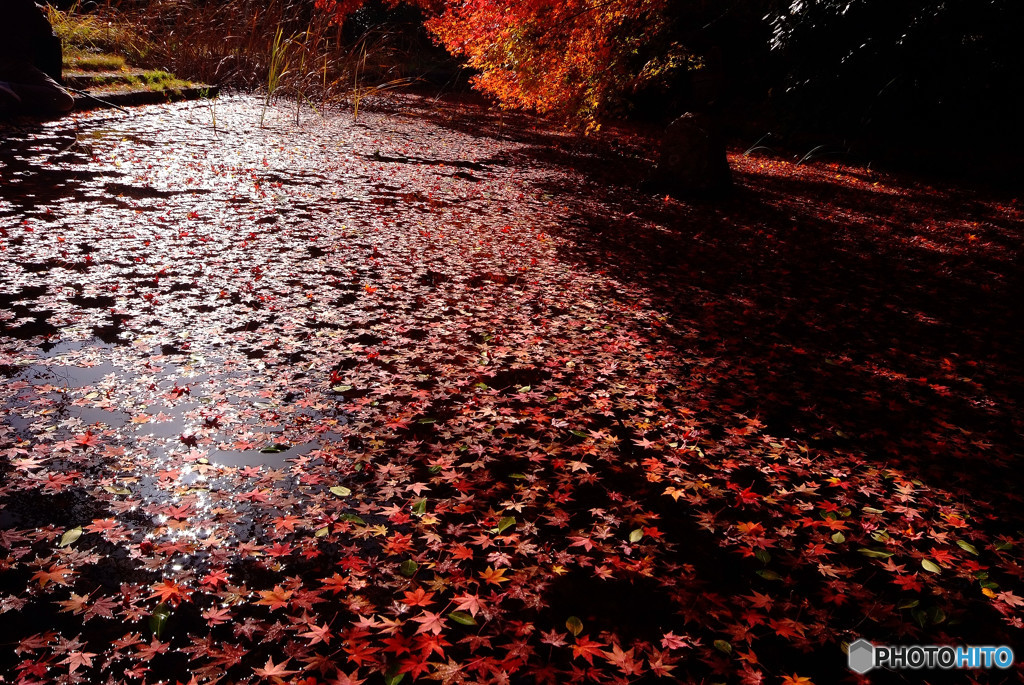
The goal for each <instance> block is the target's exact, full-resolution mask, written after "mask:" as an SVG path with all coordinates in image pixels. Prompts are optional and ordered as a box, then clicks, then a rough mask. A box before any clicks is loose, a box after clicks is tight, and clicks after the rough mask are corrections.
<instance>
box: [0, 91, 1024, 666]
mask: <svg viewBox="0 0 1024 685" xmlns="http://www.w3.org/2000/svg"><path fill="white" fill-rule="evenodd" d="M260 115H261V113H260V103H258V102H257V101H255V100H252V99H246V98H236V99H224V100H221V101H219V102H217V103H214V104H213V105H211V104H195V103H193V104H182V105H174V106H161V107H153V108H147V109H139V110H135V111H133V112H132V113H131V114H130V115H123V114H110V113H107V112H101V113H94V114H88V115H80V116H77V117H76V118H74V119H72V120H65V121H62V122H56V123H52V124H48V125H44V126H41V127H40V126H33V127H22V128H19V127H17V126H7V127H6V128H4V129H3V130H2V131H0V134H2V135H3V136H4V137H5V140H4V144H3V146H2V147H3V149H2V150H0V227H2V228H0V260H2V264H3V268H2V269H0V305H2V307H0V375H2V378H3V385H2V387H0V407H2V410H3V422H2V423H0V507H2V508H0V643H2V646H0V682H15V683H42V682H46V683H49V682H69V683H72V682H112V683H115V682H125V683H140V682H145V683H157V682H167V681H170V682H174V681H176V680H177V681H181V682H188V681H189V680H190V679H191V680H192V681H193V682H197V683H205V682H217V681H220V682H224V683H229V682H258V681H267V682H295V683H303V684H304V685H315V684H316V683H327V682H330V683H348V684H352V683H362V682H366V683H368V684H375V683H391V684H394V683H398V682H413V681H428V680H436V681H440V682H443V683H510V682H511V683H559V684H560V683H575V682H596V683H627V682H630V683H641V682H642V683H649V682H650V683H654V682H683V683H716V682H726V683H744V684H747V685H753V684H755V683H762V682H764V683H773V684H779V683H809V682H813V683H817V685H825V684H828V683H838V682H847V681H848V682H857V681H858V679H857V678H856V677H855V676H853V675H852V674H851V673H850V672H849V671H847V670H846V668H845V664H846V657H845V656H844V654H843V651H842V645H843V643H844V642H848V641H851V640H852V639H855V638H857V637H865V638H868V639H871V640H873V641H876V642H892V643H944V644H982V645H985V644H1003V643H1005V644H1009V645H1011V646H1015V645H1019V644H1020V636H1021V627H1022V626H1024V612H1022V606H1024V587H1022V585H1024V580H1022V575H1024V567H1022V565H1021V564H1022V551H1024V533H1022V532H1021V531H1022V525H1021V523H1022V521H1021V519H1022V513H1024V512H1022V510H1021V501H1022V500H1021V495H1022V492H1024V491H1022V487H1021V486H1022V484H1024V482H1022V478H1021V477H1020V475H1019V473H1018V460H1019V458H1020V454H1021V451H1022V450H1021V448H1022V439H1021V435H1022V432H1024V431H1022V428H1024V426H1022V414H1021V406H1020V404H1021V399H1022V390H1021V388H1022V387H1024V385H1022V381H1024V372H1022V360H1021V357H1020V355H1019V351H1020V340H1021V333H1022V331H1021V328H1022V321H1024V318H1022V317H1021V311H1020V307H1019V304H1018V303H1019V302H1020V301H1021V299H1022V295H1024V288H1022V282H1021V272H1020V266H1019V265H1020V258H1021V242H1022V237H1021V231H1020V226H1021V219H1022V216H1021V215H1022V211H1021V210H1022V208H1021V207H1020V205H1019V204H1018V203H1016V202H1014V201H1011V200H1009V199H1006V198H999V197H991V196H988V195H986V194H983V193H980V192H974V191H970V190H965V189H957V188H953V187H929V186H926V185H923V184H921V183H919V182H914V181H912V180H909V179H901V178H897V177H892V176H886V175H881V174H876V173H873V172H871V171H869V170H867V169H863V168H850V167H842V166H838V165H836V164H827V163H816V164H812V165H802V166H797V165H794V164H792V163H788V162H784V161H780V160H778V159H771V158H765V157H760V158H758V157H743V156H742V155H738V154H737V155H734V156H732V157H731V160H730V161H731V163H732V165H733V168H734V170H735V173H736V180H737V191H736V193H735V195H734V196H733V197H731V198H728V199H726V200H722V201H719V202H715V203H695V202H684V201H680V200H675V199H668V198H661V197H654V196H651V195H646V194H643V193H640V192H638V191H636V190H635V187H636V182H637V181H638V180H639V179H640V178H641V177H642V175H643V173H644V160H643V159H642V157H643V155H644V154H648V155H649V154H650V147H649V145H648V142H647V141H645V140H644V139H642V138H639V137H631V136H630V135H627V134H625V133H617V134H608V135H606V136H604V137H602V138H599V139H597V140H594V141H590V142H588V143H587V144H586V145H582V144H580V143H579V142H578V141H575V140H574V139H571V138H569V137H567V136H563V135H562V134H560V133H558V132H557V131H551V130H547V129H545V128H543V127H542V126H541V125H539V124H538V123H537V122H534V121H532V120H530V119H527V118H524V117H509V116H508V115H504V116H501V115H498V114H496V113H494V112H488V111H485V110H482V109H479V108H477V107H475V106H473V105H471V104H466V103H462V104H459V103H449V104H444V103H433V102H431V101H428V100H420V99H417V98H406V99H400V100H396V101H395V102H394V103H393V104H392V105H390V106H388V107H382V108H381V109H379V110H378V111H374V112H363V113H361V115H360V119H359V120H358V121H357V122H354V121H352V119H351V116H349V115H336V116H331V117H328V118H327V119H322V118H318V117H315V116H313V115H312V114H309V113H304V117H303V121H302V122H301V123H299V124H296V123H295V122H294V119H293V117H294V112H293V111H289V110H288V109H287V108H283V109H273V108H272V109H271V111H270V112H269V113H268V114H267V127H266V128H263V129H260V128H258V127H257V124H258V122H259V119H260ZM944 677H945V676H943V674H934V673H922V672H906V673H905V674H879V673H877V672H876V673H873V674H872V677H871V679H870V681H871V682H873V683H874V682H884V681H886V679H887V678H888V679H891V680H896V681H902V680H904V679H905V681H906V682H914V683H919V682H943V681H944ZM956 678H957V682H972V681H973V680H977V681H978V682H991V683H997V682H1016V681H1018V680H1019V679H1020V671H1019V669H1014V670H1012V671H1009V672H1004V671H993V672H983V671H978V672H971V673H960V674H957V676H956ZM862 680H863V679H862Z"/></svg>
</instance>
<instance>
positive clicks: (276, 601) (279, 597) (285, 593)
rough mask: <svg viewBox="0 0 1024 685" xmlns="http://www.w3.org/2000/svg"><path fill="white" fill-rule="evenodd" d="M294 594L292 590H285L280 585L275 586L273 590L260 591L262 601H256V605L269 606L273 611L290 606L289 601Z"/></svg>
mask: <svg viewBox="0 0 1024 685" xmlns="http://www.w3.org/2000/svg"><path fill="white" fill-rule="evenodd" d="M292 594H293V593H292V591H291V590H285V589H284V588H283V587H281V586H280V585H275V586H274V589H273V590H260V599H258V600H256V604H258V605H261V606H268V607H270V610H271V611H273V610H274V609H280V608H281V607H286V606H288V600H289V599H290V598H291V596H292Z"/></svg>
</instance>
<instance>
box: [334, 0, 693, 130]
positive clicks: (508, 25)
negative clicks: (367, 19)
mask: <svg viewBox="0 0 1024 685" xmlns="http://www.w3.org/2000/svg"><path fill="white" fill-rule="evenodd" d="M361 4H362V0H318V6H321V7H322V8H324V9H325V10H327V11H330V12H333V13H334V15H335V17H336V18H337V20H338V21H343V20H344V18H345V17H346V16H348V15H349V14H351V13H352V12H354V11H355V10H356V9H358V7H359V6H361ZM408 4H413V5H416V6H418V7H419V8H420V9H422V10H423V11H424V13H425V15H426V16H427V19H426V20H425V26H426V28H427V29H428V30H429V31H430V32H431V34H432V35H433V36H434V38H435V40H437V42H438V43H440V44H441V45H443V46H444V47H445V48H446V49H447V50H448V51H449V52H450V53H451V54H452V55H455V56H458V57H462V58H463V59H464V60H465V62H466V64H467V65H468V66H469V67H471V68H473V69H474V70H475V71H476V72H477V73H476V75H475V76H474V77H473V79H472V82H473V85H474V86H475V87H476V88H477V89H479V90H481V91H483V92H486V93H488V94H490V95H493V96H494V97H495V98H496V99H497V100H498V101H499V102H500V103H501V104H502V105H503V106H506V107H510V108H521V109H529V110H533V111H536V112H538V113H541V114H545V115H552V116H555V117H558V118H561V119H563V120H565V121H567V122H572V123H575V124H579V125H582V126H585V127H587V128H594V127H596V125H597V122H598V120H599V118H600V117H601V116H603V115H605V114H607V113H608V112H609V110H613V109H615V107H616V106H617V104H618V100H617V98H618V96H620V95H621V94H623V93H628V92H630V91H631V90H633V89H635V88H637V87H638V86H641V85H643V84H645V83H647V82H650V81H652V80H655V79H657V78H659V77H661V76H663V75H664V74H665V73H666V72H667V71H670V70H671V69H675V68H679V67H680V66H683V67H689V66H691V65H690V64H689V63H688V55H687V54H686V53H685V52H684V51H683V49H682V48H681V47H680V46H678V45H675V44H668V43H666V41H664V40H661V39H662V38H663V37H664V35H665V34H666V32H667V30H668V28H669V26H668V25H669V22H668V19H667V17H666V7H667V5H668V2H667V0H604V1H601V0H596V1H595V0H562V1H561V2H550V1H549V0H516V1H513V0H463V1H462V2H455V1H452V0H448V1H446V2H445V1H438V0H408Z"/></svg>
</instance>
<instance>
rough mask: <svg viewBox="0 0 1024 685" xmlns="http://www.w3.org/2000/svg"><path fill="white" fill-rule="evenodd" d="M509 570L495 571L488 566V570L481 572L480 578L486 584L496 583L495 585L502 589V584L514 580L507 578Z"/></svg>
mask: <svg viewBox="0 0 1024 685" xmlns="http://www.w3.org/2000/svg"><path fill="white" fill-rule="evenodd" d="M507 570H508V569H505V568H499V569H493V568H491V567H490V566H488V567H487V568H486V569H484V570H483V571H481V572H480V578H481V580H483V581H484V582H485V583H494V584H495V585H497V586H499V587H501V584H502V583H507V582H508V581H510V580H512V579H511V578H506V577H505V571H507Z"/></svg>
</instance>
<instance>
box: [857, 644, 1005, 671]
mask: <svg viewBox="0 0 1024 685" xmlns="http://www.w3.org/2000/svg"><path fill="white" fill-rule="evenodd" d="M847 657H848V663H849V666H850V670H851V671H853V672H855V673H860V674H862V675H863V674H864V673H867V672H868V671H870V670H871V669H873V668H892V669H906V668H909V669H918V668H941V669H944V670H949V669H953V668H1009V667H1010V666H1012V665H1013V650H1012V649H1010V648H1009V647H1006V646H998V647H992V646H985V647H979V646H968V647H963V646H961V647H948V646H938V645H873V644H871V643H870V642H868V641H867V640H865V639H863V638H861V639H859V640H857V641H855V642H851V643H850V647H849V650H848V652H847Z"/></svg>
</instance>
